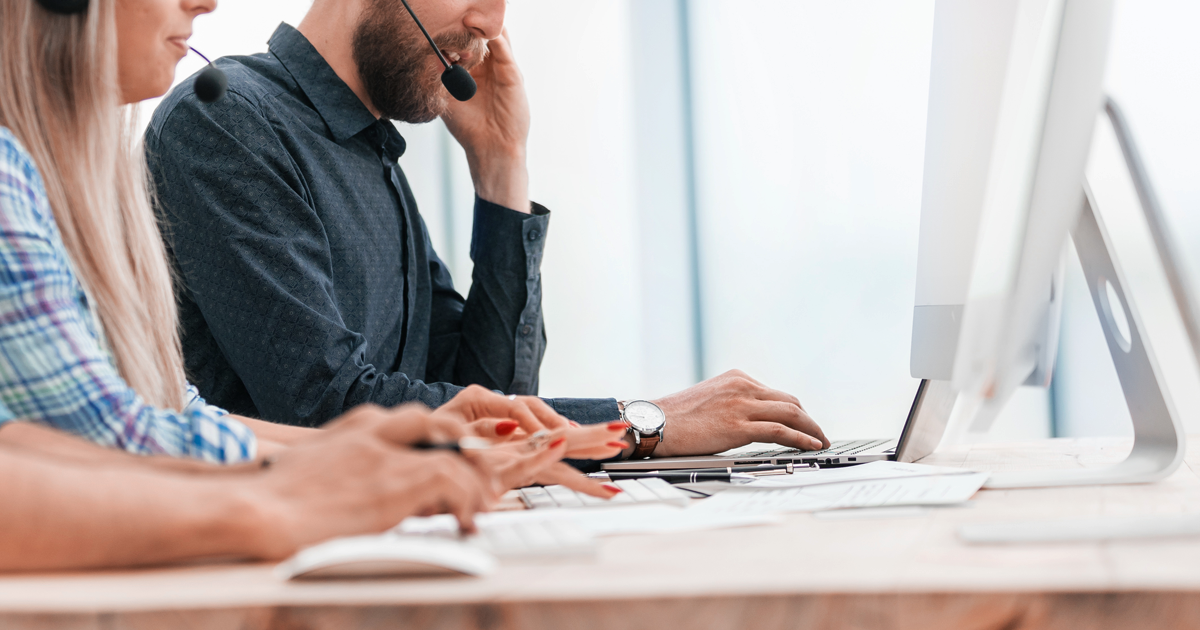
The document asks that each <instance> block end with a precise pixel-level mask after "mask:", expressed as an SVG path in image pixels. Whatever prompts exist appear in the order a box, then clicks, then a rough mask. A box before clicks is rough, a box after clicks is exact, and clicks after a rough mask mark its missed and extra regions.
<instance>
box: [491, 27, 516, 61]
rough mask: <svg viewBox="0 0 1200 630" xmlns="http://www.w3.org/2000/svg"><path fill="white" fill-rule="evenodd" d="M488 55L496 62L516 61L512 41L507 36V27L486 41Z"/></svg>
mask: <svg viewBox="0 0 1200 630" xmlns="http://www.w3.org/2000/svg"><path fill="white" fill-rule="evenodd" d="M488 56H489V57H491V58H493V59H495V60H496V61H497V62H498V63H516V62H517V59H516V57H515V56H513V50H512V42H511V40H509V38H508V27H505V28H504V29H502V30H501V31H500V36H499V37H497V38H496V39H493V40H491V41H490V42H488Z"/></svg>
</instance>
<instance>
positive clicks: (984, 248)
mask: <svg viewBox="0 0 1200 630" xmlns="http://www.w3.org/2000/svg"><path fill="white" fill-rule="evenodd" d="M1111 14H1112V2H1111V0H989V1H984V2H980V1H979V0H938V1H937V3H936V8H935V12H934V40H933V50H932V52H933V57H932V63H931V68H930V87H929V114H928V123H927V128H926V146H925V172H924V182H923V194H922V206H921V227H920V243H919V250H918V256H917V285H916V300H915V306H914V309H913V336H912V351H911V359H910V371H911V373H912V375H913V376H914V377H918V378H930V379H936V380H952V381H953V382H954V385H955V386H956V387H957V388H958V389H959V390H960V391H961V392H963V393H964V394H966V395H968V396H971V397H973V398H974V399H975V400H978V401H981V403H982V404H981V405H980V406H979V412H978V413H977V415H976V422H975V425H974V426H973V427H972V428H973V429H974V430H977V431H982V430H986V429H987V428H988V425H989V424H990V419H991V418H994V417H995V414H996V413H997V412H998V411H999V409H1000V407H1002V406H1003V404H1004V403H1005V402H1006V401H1007V399H1008V398H1009V397H1010V396H1011V394H1012V392H1013V391H1015V390H1016V388H1017V387H1018V386H1019V385H1021V384H1023V383H1028V384H1035V385H1043V386H1044V385H1047V384H1049V380H1050V376H1051V374H1052V373H1053V366H1054V358H1055V352H1056V349H1057V345H1058V343H1057V336H1058V318H1059V314H1060V307H1061V295H1062V292H1061V290H1060V284H1061V279H1062V275H1063V274H1062V269H1063V264H1062V255H1063V252H1064V244H1065V242H1066V238H1067V235H1068V232H1069V230H1070V228H1071V226H1072V225H1073V224H1074V222H1075V220H1076V218H1077V217H1078V214H1079V211H1080V206H1081V202H1082V200H1083V187H1082V183H1083V175H1084V168H1085V165H1086V161H1087V155H1088V149H1089V146H1090V142H1091V133H1092V128H1093V125H1094V124H1095V119H1096V114H1097V112H1099V111H1100V109H1101V106H1102V103H1103V94H1102V90H1101V84H1102V80H1103V75H1104V64H1105V56H1106V49H1107V44H1108V36H1109V30H1110V22H1111Z"/></svg>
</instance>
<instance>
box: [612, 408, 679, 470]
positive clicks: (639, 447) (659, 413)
mask: <svg viewBox="0 0 1200 630" xmlns="http://www.w3.org/2000/svg"><path fill="white" fill-rule="evenodd" d="M617 408H618V409H620V410H621V419H622V420H624V421H625V424H628V425H629V433H631V434H633V444H634V446H633V454H632V455H630V456H629V458H630V459H646V458H647V457H650V455H651V453H653V452H654V447H656V446H658V443H659V442H661V441H663V427H664V426H665V425H666V424H667V414H665V413H663V410H662V409H660V408H659V407H658V405H656V404H654V403H652V402H650V401H646V400H626V401H622V402H618V403H617Z"/></svg>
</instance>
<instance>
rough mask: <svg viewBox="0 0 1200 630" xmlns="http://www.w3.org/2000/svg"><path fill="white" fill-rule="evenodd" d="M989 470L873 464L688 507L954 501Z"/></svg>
mask: <svg viewBox="0 0 1200 630" xmlns="http://www.w3.org/2000/svg"><path fill="white" fill-rule="evenodd" d="M987 477H988V475H987V473H979V472H973V471H969V470H961V469H958V468H943V467H938V466H925V465H921V464H901V463H897V462H872V463H869V464H863V465H861V466H852V467H848V468H837V469H822V470H817V471H809V472H798V473H795V474H792V475H786V476H783V475H781V476H772V477H764V478H762V479H758V480H755V481H754V482H753V483H751V484H747V485H742V486H732V487H731V488H730V489H728V490H727V491H725V492H721V493H719V494H717V495H715V496H713V497H710V498H708V499H705V500H703V501H700V502H699V503H697V504H696V505H694V506H692V507H690V508H689V511H694V512H698V513H714V514H771V513H780V512H815V511H820V510H833V509H841V508H860V507H885V506H896V505H952V504H956V503H962V502H964V501H966V500H968V499H970V498H971V496H972V495H974V494H975V492H977V491H978V490H979V488H980V487H982V486H983V483H984V482H985V481H987Z"/></svg>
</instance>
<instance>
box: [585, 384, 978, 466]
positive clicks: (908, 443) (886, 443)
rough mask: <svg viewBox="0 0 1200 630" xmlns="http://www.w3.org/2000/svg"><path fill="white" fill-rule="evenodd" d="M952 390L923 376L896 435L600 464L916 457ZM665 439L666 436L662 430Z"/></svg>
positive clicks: (925, 448) (939, 426)
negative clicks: (812, 446) (815, 446)
mask: <svg viewBox="0 0 1200 630" xmlns="http://www.w3.org/2000/svg"><path fill="white" fill-rule="evenodd" d="M956 397H957V392H956V391H955V390H954V388H953V387H952V386H951V385H950V383H949V382H948V381H932V380H929V379H925V380H923V381H921V384H920V385H919V386H917V396H916V398H915V399H913V404H912V407H910V408H909V410H908V419H907V420H905V422H904V430H903V431H901V433H900V439H898V440H897V439H876V440H842V441H839V442H833V443H832V444H831V445H830V446H829V448H826V449H822V450H819V451H804V450H800V449H798V448H789V447H786V446H779V445H762V444H751V445H749V446H743V447H741V448H736V449H733V450H731V451H726V452H724V453H721V454H719V455H704V456H695V457H658V458H652V459H639V460H629V461H623V462H612V463H608V464H604V466H603V468H604V470H625V471H634V470H672V469H678V468H726V467H729V466H758V465H761V464H774V465H783V464H817V465H820V466H822V467H825V466H853V465H856V464H863V463H866V462H874V461H879V460H892V461H901V462H915V461H917V460H919V459H921V458H922V457H925V456H926V455H928V454H930V453H932V452H933V449H935V448H937V445H938V442H940V441H941V439H942V433H943V432H944V431H945V430H946V422H947V421H948V420H949V419H950V411H951V409H953V407H954V400H955V398H956ZM666 439H668V440H669V439H671V438H670V434H669V433H667V434H666Z"/></svg>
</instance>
